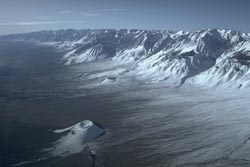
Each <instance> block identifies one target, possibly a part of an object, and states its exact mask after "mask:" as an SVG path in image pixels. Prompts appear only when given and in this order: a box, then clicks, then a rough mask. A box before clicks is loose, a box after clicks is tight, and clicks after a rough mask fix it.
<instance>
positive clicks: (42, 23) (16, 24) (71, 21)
mask: <svg viewBox="0 0 250 167" xmlns="http://www.w3.org/2000/svg"><path fill="white" fill-rule="evenodd" d="M63 23H84V21H79V20H70V21H32V22H0V26H32V25H53V24H63Z"/></svg>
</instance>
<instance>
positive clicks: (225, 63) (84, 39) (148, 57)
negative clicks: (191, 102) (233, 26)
mask: <svg viewBox="0 0 250 167" xmlns="http://www.w3.org/2000/svg"><path fill="white" fill-rule="evenodd" d="M0 40H21V41H34V42H38V43H41V44H48V45H51V46H53V47H55V48H57V49H60V50H63V51H64V52H65V55H64V57H63V58H62V59H63V61H64V63H65V65H71V64H78V63H85V62H92V61H100V60H105V59H110V60H112V61H114V62H119V63H128V62H134V63H136V68H135V71H136V73H137V74H138V75H140V76H141V77H143V78H146V79H147V80H148V81H154V82H155V81H157V82H159V81H166V82H169V83H174V84H178V85H179V84H184V83H189V84H196V85H199V86H205V87H217V86H223V87H231V88H249V87H250V70H249V67H250V34H248V33H242V32H237V31H232V30H224V29H204V30H197V31H192V32H184V31H178V32H174V31H162V30H127V29H121V30H113V29H100V30H72V29H68V30H58V31H41V32H33V33H26V34H13V35H6V36H1V37H0ZM125 72H126V71H125ZM119 75H120V73H119Z"/></svg>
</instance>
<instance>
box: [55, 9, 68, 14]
mask: <svg viewBox="0 0 250 167" xmlns="http://www.w3.org/2000/svg"><path fill="white" fill-rule="evenodd" d="M58 13H59V14H69V13H71V11H70V10H62V11H59V12H58Z"/></svg>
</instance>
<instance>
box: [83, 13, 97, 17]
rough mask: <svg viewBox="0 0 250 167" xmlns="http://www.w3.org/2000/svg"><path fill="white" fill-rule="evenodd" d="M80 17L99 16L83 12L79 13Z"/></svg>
mask: <svg viewBox="0 0 250 167" xmlns="http://www.w3.org/2000/svg"><path fill="white" fill-rule="evenodd" d="M80 15H82V16H86V17H97V16H101V14H100V13H84V12H80Z"/></svg>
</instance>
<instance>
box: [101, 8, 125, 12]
mask: <svg viewBox="0 0 250 167" xmlns="http://www.w3.org/2000/svg"><path fill="white" fill-rule="evenodd" d="M99 11H100V12H126V11H128V10H127V9H123V8H107V9H101V10H99Z"/></svg>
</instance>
